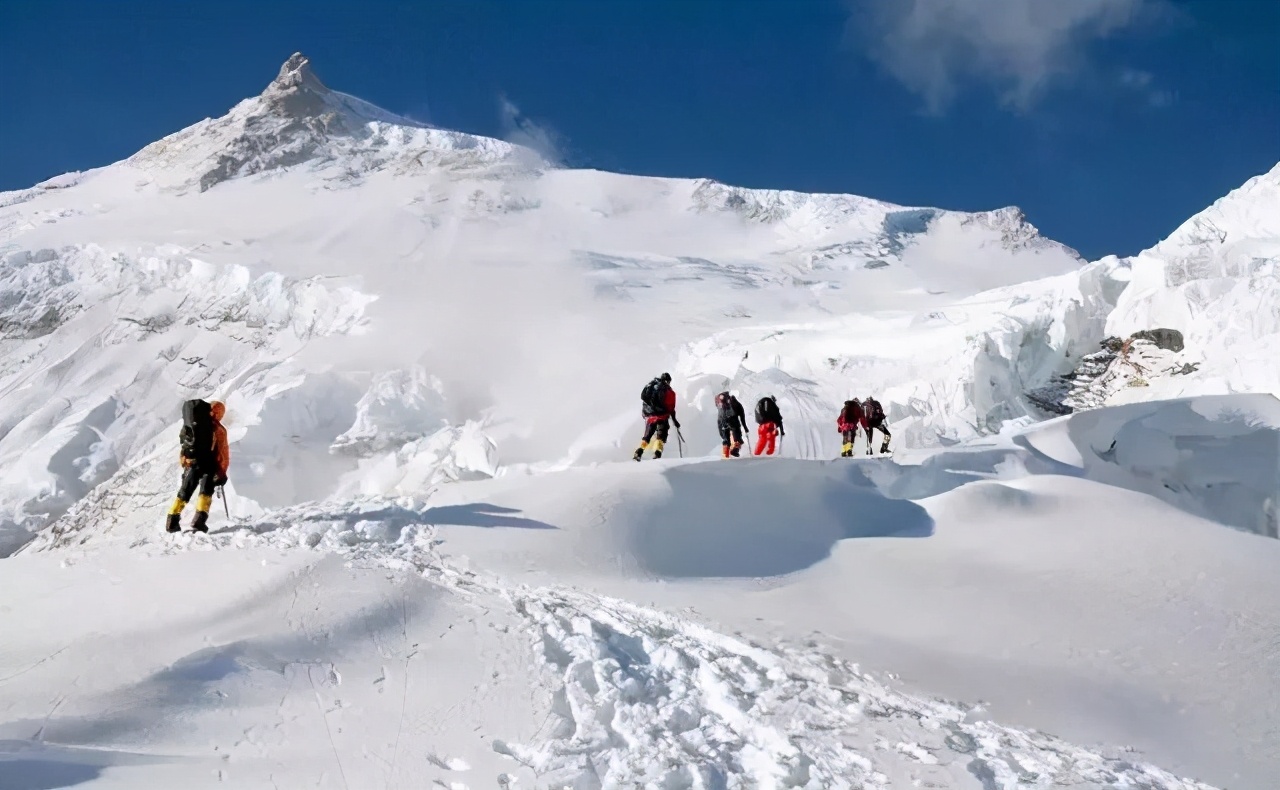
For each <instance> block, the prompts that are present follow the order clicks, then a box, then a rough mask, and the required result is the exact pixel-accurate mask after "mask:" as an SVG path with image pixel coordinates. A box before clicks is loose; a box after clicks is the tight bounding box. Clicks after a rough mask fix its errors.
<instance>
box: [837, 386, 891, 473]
mask: <svg viewBox="0 0 1280 790" xmlns="http://www.w3.org/2000/svg"><path fill="white" fill-rule="evenodd" d="M884 419H885V418H884V408H883V407H882V406H881V405H880V401H878V400H876V399H875V398H873V397H871V396H870V395H868V396H867V397H866V398H863V399H862V400H858V399H857V398H854V399H853V400H847V401H845V402H844V408H842V409H840V416H839V417H837V418H836V430H838V431H840V433H841V435H842V438H843V439H844V444H843V445H842V446H841V448H840V457H842V458H852V457H853V443H854V442H855V441H857V439H858V430H859V429H860V428H861V429H863V430H865V431H866V432H867V455H872V454H873V452H872V447H873V444H872V442H873V441H874V440H875V434H874V433H873V431H880V433H883V434H884V442H882V443H881V445H880V452H881V453H887V452H889V440H890V439H892V438H893V435H892V434H890V433H889V427H888V426H887V425H885V422H884Z"/></svg>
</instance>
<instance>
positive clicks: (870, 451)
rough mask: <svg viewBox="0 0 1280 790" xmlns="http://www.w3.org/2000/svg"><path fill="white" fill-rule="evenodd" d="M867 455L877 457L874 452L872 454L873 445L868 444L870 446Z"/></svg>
mask: <svg viewBox="0 0 1280 790" xmlns="http://www.w3.org/2000/svg"><path fill="white" fill-rule="evenodd" d="M867 455H875V453H874V452H872V450H871V445H870V444H868V445H867Z"/></svg>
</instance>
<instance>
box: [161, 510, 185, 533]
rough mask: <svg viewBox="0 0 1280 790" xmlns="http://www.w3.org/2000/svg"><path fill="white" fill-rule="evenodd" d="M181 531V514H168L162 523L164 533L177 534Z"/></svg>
mask: <svg viewBox="0 0 1280 790" xmlns="http://www.w3.org/2000/svg"><path fill="white" fill-rule="evenodd" d="M181 529H182V514H181V513H170V514H169V517H168V519H167V520H166V521H165V523H164V531H165V532H177V531H179V530H181Z"/></svg>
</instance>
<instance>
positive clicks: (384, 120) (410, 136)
mask: <svg viewBox="0 0 1280 790" xmlns="http://www.w3.org/2000/svg"><path fill="white" fill-rule="evenodd" d="M128 161H129V163H130V164H131V165H134V166H136V167H138V168H140V169H142V170H145V171H147V172H148V173H149V174H151V175H152V176H154V177H156V178H157V181H159V182H160V184H161V186H164V187H171V188H173V187H176V188H178V189H183V190H185V189H187V188H189V187H193V186H194V187H198V188H199V190H200V191H202V192H203V191H205V190H208V189H211V188H213V187H215V186H217V185H218V184H220V183H223V182H224V181H228V180H230V179H234V178H240V177H245V176H252V175H257V174H260V173H267V172H271V171H276V170H281V169H285V168H291V167H298V166H307V167H310V168H312V169H324V168H327V167H334V168H336V169H337V170H339V171H340V172H339V173H338V174H336V175H337V177H338V179H339V180H340V181H342V182H344V183H351V182H353V181H357V180H359V179H360V178H361V177H363V176H365V175H367V174H368V173H371V172H374V171H378V170H382V169H384V168H386V167H388V166H395V167H399V168H401V169H411V168H415V167H419V168H420V167H423V166H428V165H433V164H434V165H440V166H443V167H446V168H450V169H457V170H465V171H470V170H476V169H484V168H490V167H493V166H495V165H501V164H513V163H517V162H518V163H519V164H521V165H523V166H527V165H528V164H529V163H530V161H535V163H536V157H533V156H531V152H526V151H524V150H523V149H518V148H517V147H516V146H513V145H511V144H509V143H505V142H502V141H500V140H494V139H490V138H485V137H477V136H474V135H469V134H464V133H461V132H453V131H447V130H442V129H435V128H432V127H429V126H428V125H426V124H423V123H419V122H418V121H414V120H412V119H409V118H404V117H402V116H399V115H395V114H393V113H390V112H387V111H386V110H383V109H381V108H380V107H377V106H375V105H373V104H370V103H369V102H366V101H364V100H362V99H358V98H356V97H354V96H350V95H348V94H345V93H341V92H339V91H335V90H332V89H330V88H328V87H327V86H326V85H325V84H324V83H323V82H321V81H320V79H319V77H317V76H316V74H315V72H314V71H313V70H312V68H311V61H310V60H309V59H308V58H307V57H306V56H305V55H303V54H302V53H294V54H293V55H292V56H290V57H289V59H288V60H286V61H285V62H284V65H282V66H281V67H280V72H279V74H277V75H276V78H275V79H274V80H272V81H271V83H270V84H268V85H267V87H266V89H265V90H263V92H262V93H261V94H260V95H258V96H255V97H253V98H250V99H246V100H244V101H242V102H240V103H239V104H237V105H236V106H235V107H234V108H232V109H231V111H230V112H229V113H227V114H226V115H224V116H222V117H221V118H215V119H206V120H204V121H201V122H200V123H197V124H195V125H194V126H190V127H188V128H186V129H183V130H182V131H180V132H177V133H175V134H172V135H170V136H168V137H165V138H163V139H161V140H159V141H157V142H155V143H152V144H151V145H149V146H147V147H146V148H144V149H142V150H141V151H139V152H138V153H137V154H135V155H134V156H132V157H131V158H130V159H129V160H128Z"/></svg>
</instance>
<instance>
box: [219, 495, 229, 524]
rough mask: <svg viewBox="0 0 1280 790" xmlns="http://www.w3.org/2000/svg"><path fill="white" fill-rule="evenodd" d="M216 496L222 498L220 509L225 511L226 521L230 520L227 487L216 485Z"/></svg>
mask: <svg viewBox="0 0 1280 790" xmlns="http://www.w3.org/2000/svg"><path fill="white" fill-rule="evenodd" d="M218 496H219V497H221V498H222V509H223V510H224V511H226V514H227V521H230V520H231V507H230V506H229V505H228V504H227V489H226V488H224V487H223V486H218Z"/></svg>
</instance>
